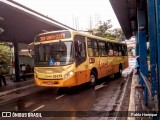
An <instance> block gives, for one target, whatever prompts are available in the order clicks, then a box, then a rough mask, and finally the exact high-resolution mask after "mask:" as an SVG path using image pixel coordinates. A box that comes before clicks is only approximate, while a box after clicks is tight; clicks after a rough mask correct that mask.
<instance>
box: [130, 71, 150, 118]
mask: <svg viewBox="0 0 160 120" xmlns="http://www.w3.org/2000/svg"><path fill="white" fill-rule="evenodd" d="M135 72H136V70H135V69H134V70H133V76H132V83H131V93H130V102H129V108H128V111H130V112H135V113H140V112H145V113H147V112H150V111H152V104H151V102H152V101H151V98H150V97H151V96H149V95H148V106H145V102H144V100H145V98H144V88H143V87H142V86H141V85H140V84H139V75H136V74H135ZM152 119H153V118H152V117H150V118H149V117H140V116H136V117H128V120H152Z"/></svg>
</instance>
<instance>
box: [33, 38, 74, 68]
mask: <svg viewBox="0 0 160 120" xmlns="http://www.w3.org/2000/svg"><path fill="white" fill-rule="evenodd" d="M34 50H35V66H42V67H50V66H64V65H68V64H71V63H73V62H74V56H73V42H72V41H65V42H62V41H59V42H52V43H46V44H38V45H35V48H34Z"/></svg>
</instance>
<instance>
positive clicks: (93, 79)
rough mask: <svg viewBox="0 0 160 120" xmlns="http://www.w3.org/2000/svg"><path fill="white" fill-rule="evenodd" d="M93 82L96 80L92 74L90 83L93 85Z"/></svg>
mask: <svg viewBox="0 0 160 120" xmlns="http://www.w3.org/2000/svg"><path fill="white" fill-rule="evenodd" d="M95 80H96V78H95V76H94V75H93V74H92V75H91V83H94V82H95Z"/></svg>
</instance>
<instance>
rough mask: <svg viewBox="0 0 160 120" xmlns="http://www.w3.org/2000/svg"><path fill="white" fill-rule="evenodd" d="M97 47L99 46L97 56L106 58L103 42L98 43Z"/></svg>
mask: <svg viewBox="0 0 160 120" xmlns="http://www.w3.org/2000/svg"><path fill="white" fill-rule="evenodd" d="M98 46H99V55H100V56H107V54H106V50H105V42H103V41H99V42H98Z"/></svg>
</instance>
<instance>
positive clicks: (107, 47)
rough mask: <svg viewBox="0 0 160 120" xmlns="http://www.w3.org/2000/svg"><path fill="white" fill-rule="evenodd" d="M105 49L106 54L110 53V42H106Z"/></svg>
mask: <svg viewBox="0 0 160 120" xmlns="http://www.w3.org/2000/svg"><path fill="white" fill-rule="evenodd" d="M105 51H106V54H107V55H108V54H109V43H108V42H106V44H105Z"/></svg>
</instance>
